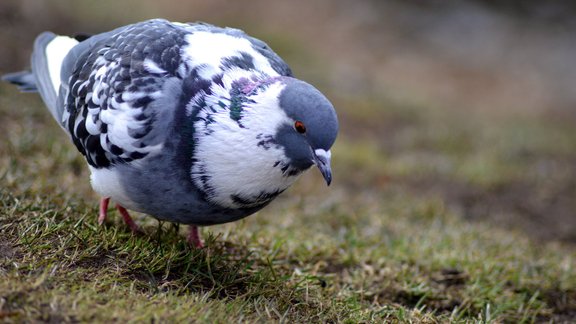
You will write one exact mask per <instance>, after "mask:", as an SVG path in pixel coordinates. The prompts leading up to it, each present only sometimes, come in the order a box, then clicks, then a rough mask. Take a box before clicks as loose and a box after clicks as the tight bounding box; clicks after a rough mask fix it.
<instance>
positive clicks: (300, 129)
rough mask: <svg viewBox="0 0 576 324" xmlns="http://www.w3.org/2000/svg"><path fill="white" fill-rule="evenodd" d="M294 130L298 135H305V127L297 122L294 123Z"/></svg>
mask: <svg viewBox="0 0 576 324" xmlns="http://www.w3.org/2000/svg"><path fill="white" fill-rule="evenodd" d="M294 128H295V129H296V131H297V132H298V133H300V134H304V133H306V126H304V123H303V122H301V121H299V120H297V121H296V122H295V123H294Z"/></svg>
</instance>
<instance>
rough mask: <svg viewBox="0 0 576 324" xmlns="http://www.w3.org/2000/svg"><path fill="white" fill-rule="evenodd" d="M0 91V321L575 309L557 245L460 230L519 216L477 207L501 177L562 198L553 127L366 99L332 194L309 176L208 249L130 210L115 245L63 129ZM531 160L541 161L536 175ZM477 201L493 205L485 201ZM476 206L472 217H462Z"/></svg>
mask: <svg viewBox="0 0 576 324" xmlns="http://www.w3.org/2000/svg"><path fill="white" fill-rule="evenodd" d="M0 93H1V95H0V125H1V128H2V129H3V130H4V133H5V135H6V137H5V140H4V141H2V144H0V181H1V183H2V186H1V189H0V233H1V236H0V278H1V279H2V280H0V321H5V322H24V321H25V322H34V321H41V322H61V321H65V322H77V321H81V322H87V321H97V322H110V321H118V322H124V321H127V322H141V321H147V322H148V321H154V322H157V321H164V322H174V321H197V322H216V323H224V322H230V321H236V322H238V321H244V322H256V321H263V322H345V323H356V322H381V321H390V322H428V323H437V322H447V321H450V322H541V321H550V320H552V321H555V322H563V321H569V320H570V319H573V318H574V316H576V307H575V306H574V305H576V272H575V271H574V268H575V265H576V252H575V250H574V246H573V245H572V244H570V243H559V242H549V243H542V241H540V240H538V236H537V235H532V233H531V232H529V231H528V232H525V231H520V230H518V228H514V227H512V226H499V225H498V224H497V223H495V222H484V221H483V222H477V221H467V220H466V218H469V219H472V220H477V219H478V218H474V217H472V216H473V214H474V213H476V214H479V215H480V216H483V217H484V216H485V218H486V219H487V220H494V217H493V216H494V215H500V217H507V216H509V217H511V219H512V220H515V221H518V220H520V222H522V221H521V219H520V218H518V217H514V216H515V214H514V213H513V212H511V210H510V209H506V208H504V207H509V206H514V205H515V204H516V203H517V202H518V201H517V200H516V198H502V199H503V200H502V201H497V203H494V201H495V200H494V199H495V196H496V195H497V196H501V195H503V196H505V197H507V196H506V195H512V194H514V193H517V192H518V191H519V190H520V189H519V188H520V186H515V185H514V184H517V183H521V184H535V183H537V184H540V185H541V188H540V189H539V190H536V189H534V190H536V191H526V190H524V191H520V192H521V193H524V194H527V195H528V197H532V196H533V197H539V196H542V195H544V197H546V195H547V194H549V192H553V193H554V192H557V191H555V190H557V189H558V188H563V187H566V188H570V184H571V183H572V182H570V181H573V180H572V176H573V174H571V173H570V172H573V171H574V170H573V169H570V167H569V165H570V164H569V162H570V161H574V160H573V159H574V152H575V151H576V150H574V148H575V145H576V139H575V135H574V132H573V131H571V129H570V128H569V127H563V126H562V123H551V124H546V123H545V122H539V123H536V122H535V121H534V120H532V119H527V120H517V119H514V120H501V121H496V122H495V121H494V120H492V119H488V118H485V119H482V118H475V119H474V123H471V122H470V121H469V120H468V119H466V118H464V117H463V116H459V115H458V114H453V115H450V117H446V116H445V117H442V118H439V117H438V115H436V113H435V112H426V111H422V110H418V109H417V108H410V107H401V106H395V105H394V104H391V103H384V104H386V105H388V106H387V109H386V110H382V109H380V108H379V106H380V104H382V103H366V104H365V107H364V108H362V107H360V108H362V109H364V110H365V111H361V112H356V113H354V112H349V111H343V112H342V114H341V117H342V120H343V130H342V134H343V135H342V136H341V138H340V139H339V142H338V144H337V146H336V147H335V149H334V174H335V185H334V186H333V187H331V188H330V189H325V188H324V187H323V186H322V181H321V178H320V176H319V175H318V174H317V172H315V171H311V172H310V174H307V175H306V176H305V177H303V178H302V179H300V180H299V182H298V183H297V185H296V186H295V188H293V189H291V190H289V192H287V193H286V194H285V195H284V196H282V197H281V198H279V200H278V201H277V202H275V203H273V204H272V205H271V206H270V207H269V208H267V209H265V210H264V211H262V212H260V213H259V214H257V215H255V216H251V217H249V218H247V219H246V220H243V221H240V222H236V223H233V224H227V225H222V226H215V227H210V228H208V229H204V230H203V233H204V236H205V239H206V246H207V247H206V248H205V249H202V250H195V249H191V248H190V247H188V246H187V245H186V244H185V241H184V234H183V233H182V232H183V231H184V229H183V228H182V229H181V228H178V227H177V226H173V225H172V224H168V223H164V224H158V222H156V221H155V220H153V219H152V218H150V217H146V216H144V215H137V222H139V223H140V224H143V229H144V233H143V234H142V235H132V234H131V233H130V232H129V231H128V230H127V229H126V228H125V226H123V225H122V224H121V222H120V221H119V218H118V217H111V220H109V221H108V223H107V224H105V225H104V226H98V225H97V222H96V215H97V207H96V201H97V200H96V198H97V197H96V196H95V195H94V194H93V193H92V192H91V190H90V188H89V184H88V181H87V170H86V168H85V167H84V166H83V165H84V162H83V161H82V158H81V157H80V156H79V154H78V153H77V152H75V151H74V148H73V146H72V145H70V144H69V143H68V142H67V141H68V140H67V138H66V136H65V135H64V134H63V132H61V131H60V130H59V129H58V127H57V126H56V125H55V124H54V122H53V121H52V120H51V119H50V116H49V115H48V113H47V112H46V111H45V110H44V109H43V108H42V107H41V103H40V101H39V100H38V99H37V98H35V97H34V96H25V95H20V94H17V93H15V91H13V89H10V88H8V87H7V86H1V87H0ZM337 100H339V101H340V102H339V103H340V106H346V104H347V102H345V101H344V99H337ZM371 105H372V106H371ZM375 118H376V119H378V120H381V121H386V122H385V124H386V126H387V127H384V128H383V127H379V125H378V124H374V122H373V120H374V119H375ZM454 134H457V135H458V136H454ZM542 163H544V164H545V165H548V164H549V163H553V164H554V166H555V167H554V168H550V169H547V170H544V171H542V170H540V169H539V168H541V167H542V166H541V165H542ZM547 163H548V164H547ZM534 170H537V171H538V170H540V171H539V172H540V173H538V172H533V171H534ZM550 179H555V181H552V182H551V181H548V182H546V181H547V180H550ZM499 188H500V189H499ZM502 188H504V189H502ZM510 188H512V189H510ZM498 190H500V191H498ZM558 190H559V189H558ZM572 190H574V189H572ZM454 192H456V194H455V193H454ZM491 192H496V193H498V194H496V193H495V194H493V195H491V194H490V193H491ZM462 193H467V194H468V195H467V196H466V195H465V196H464V198H467V199H472V198H473V200H474V201H473V203H470V202H469V201H468V200H465V199H464V198H463V196H462ZM572 193H573V191H569V192H568V193H564V194H568V195H570V194H572ZM530 195H532V196H530ZM512 196H514V195H512ZM471 197H472V198H471ZM523 198H524V196H523V197H520V198H518V199H523ZM544 200H545V199H544ZM470 204H472V207H470ZM563 204H564V205H563ZM570 204H571V201H569V202H564V203H560V207H559V208H569V207H570ZM494 205H496V207H497V206H501V207H502V208H497V209H491V208H489V207H494ZM479 206H480V207H481V206H484V207H486V206H487V207H486V208H483V209H481V211H480V212H479V211H478V210H477V209H478V207H479ZM546 206H548V205H545V204H544V205H536V207H542V208H543V210H546ZM561 211H563V212H569V211H566V210H564V209H562V210H561ZM471 215H472V216H471ZM516 216H518V215H516ZM504 224H505V225H506V223H504Z"/></svg>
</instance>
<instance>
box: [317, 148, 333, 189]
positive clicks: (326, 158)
mask: <svg viewBox="0 0 576 324" xmlns="http://www.w3.org/2000/svg"><path fill="white" fill-rule="evenodd" d="M330 156H331V153H330V150H328V151H325V150H323V149H317V150H314V164H316V166H317V167H318V169H319V170H320V172H321V173H322V176H323V177H324V180H326V184H327V185H330V183H331V182H332V170H331V169H330Z"/></svg>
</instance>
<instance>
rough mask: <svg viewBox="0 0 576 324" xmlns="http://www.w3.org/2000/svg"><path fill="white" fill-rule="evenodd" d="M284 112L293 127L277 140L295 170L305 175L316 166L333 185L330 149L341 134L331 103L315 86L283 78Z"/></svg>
mask: <svg viewBox="0 0 576 324" xmlns="http://www.w3.org/2000/svg"><path fill="white" fill-rule="evenodd" d="M282 83H284V84H286V87H285V88H284V89H283V90H282V92H281V93H280V96H279V103H280V108H282V109H283V110H284V112H285V113H286V115H287V116H288V117H289V118H290V119H291V121H292V123H290V124H283V125H282V126H281V127H280V129H279V130H278V133H277V135H276V140H277V141H278V143H279V144H280V145H282V146H283V148H284V151H285V152H286V156H287V157H288V158H289V160H290V164H291V165H292V167H294V168H296V169H298V170H301V171H304V170H306V169H308V168H310V167H311V166H312V165H314V164H315V165H316V166H317V167H318V169H319V170H320V172H321V173H322V176H324V179H325V180H326V183H327V184H328V185H330V182H331V181H332V171H331V169H330V148H331V147H332V144H334V141H335V140H336V136H337V134H338V118H337V117H336V111H335V110H334V107H333V106H332V104H331V103H330V101H328V99H327V98H326V97H325V96H324V95H323V94H322V93H321V92H320V91H318V90H317V89H316V88H314V87H313V86H312V85H310V84H308V83H306V82H303V81H300V80H297V79H293V78H283V79H282Z"/></svg>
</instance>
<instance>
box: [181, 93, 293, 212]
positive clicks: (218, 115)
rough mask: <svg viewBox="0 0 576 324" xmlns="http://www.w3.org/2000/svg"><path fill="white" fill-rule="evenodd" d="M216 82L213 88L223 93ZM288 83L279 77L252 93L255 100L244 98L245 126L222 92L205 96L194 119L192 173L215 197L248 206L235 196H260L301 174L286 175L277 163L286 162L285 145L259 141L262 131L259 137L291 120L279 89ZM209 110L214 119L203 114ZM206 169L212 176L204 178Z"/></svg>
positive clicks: (232, 204)
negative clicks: (232, 114)
mask: <svg viewBox="0 0 576 324" xmlns="http://www.w3.org/2000/svg"><path fill="white" fill-rule="evenodd" d="M215 88H216V87H213V88H212V90H213V92H216V93H219V92H220V91H219V90H218V89H215ZM283 88H284V85H282V84H280V83H277V84H274V85H271V86H270V87H269V88H268V89H266V91H264V92H262V93H260V94H258V95H256V96H252V97H250V99H253V100H254V101H255V102H256V103H255V104H245V106H244V109H243V111H242V119H241V120H240V123H241V124H242V126H244V127H241V126H240V125H239V124H238V122H237V121H235V120H233V119H231V118H230V111H229V110H228V108H222V107H221V106H219V105H218V101H223V100H225V99H222V98H218V99H214V98H215V97H219V95H217V96H209V97H208V98H206V99H207V102H206V103H207V107H205V108H204V109H203V110H202V111H200V112H199V113H198V115H197V116H198V117H199V120H198V121H196V122H195V123H194V128H195V132H194V142H195V143H196V146H195V151H194V157H195V161H196V162H195V163H194V164H193V166H192V170H191V174H192V179H193V181H194V183H195V184H196V185H197V186H198V187H199V188H201V189H203V190H204V191H205V192H207V193H208V195H207V196H208V199H209V200H210V201H211V202H213V203H216V204H218V205H220V206H223V207H228V208H239V207H249V206H246V205H243V204H239V203H238V202H236V201H234V199H233V197H234V196H239V197H243V198H250V197H254V198H255V197H258V196H259V195H261V194H263V193H264V194H266V193H274V192H277V191H283V190H285V189H286V188H288V187H289V186H290V185H291V184H292V183H293V182H294V181H295V180H296V178H297V176H284V174H283V172H282V170H281V167H279V166H278V163H285V164H286V163H287V160H288V159H287V157H286V155H285V153H284V150H283V149H282V148H279V147H276V146H275V145H271V146H269V147H268V148H265V147H264V146H262V145H260V146H259V145H258V143H259V142H260V141H261V138H262V137H261V138H260V139H259V138H257V135H259V134H263V136H266V135H270V136H273V135H275V134H276V131H277V129H278V127H280V126H281V125H282V124H283V123H286V122H287V121H289V120H290V118H289V117H288V116H287V115H286V114H285V113H284V111H283V110H282V109H281V108H280V107H279V102H278V95H279V94H280V92H281V91H282V89H283ZM210 100H213V101H210ZM214 101H216V102H214ZM191 104H194V99H193V101H192V102H191ZM225 104H226V105H228V104H229V101H228V102H225ZM212 110H216V112H213V111H212ZM208 114H209V115H210V119H211V120H213V122H209V123H206V122H205V120H203V119H204V118H207V117H208ZM240 162H241V163H240ZM203 175H207V176H209V180H207V181H206V180H203V179H202V176H203ZM260 203H261V202H260ZM258 204H259V203H255V204H254V205H258Z"/></svg>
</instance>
